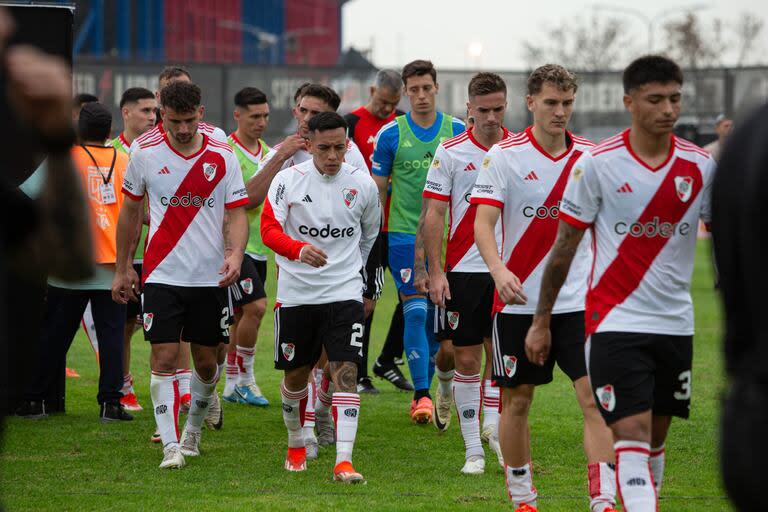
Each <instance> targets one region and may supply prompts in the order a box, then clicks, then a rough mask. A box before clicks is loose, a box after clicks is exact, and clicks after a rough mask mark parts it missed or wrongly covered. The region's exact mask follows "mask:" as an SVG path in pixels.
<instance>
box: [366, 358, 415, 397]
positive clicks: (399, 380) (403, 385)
mask: <svg viewBox="0 0 768 512" xmlns="http://www.w3.org/2000/svg"><path fill="white" fill-rule="evenodd" d="M373 373H374V375H376V376H377V377H379V378H382V379H385V380H388V381H389V382H391V383H392V385H394V386H395V387H396V388H398V389H401V390H403V391H413V386H411V383H410V382H408V381H407V380H406V379H405V377H404V376H403V373H402V372H401V371H400V369H399V368H398V367H397V366H395V364H394V363H387V364H381V363H380V362H379V360H378V359H376V362H375V363H374V364H373Z"/></svg>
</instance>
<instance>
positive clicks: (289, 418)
mask: <svg viewBox="0 0 768 512" xmlns="http://www.w3.org/2000/svg"><path fill="white" fill-rule="evenodd" d="M280 395H281V396H282V400H283V421H284V422H285V428H287V429H288V448H304V436H303V435H302V433H301V424H302V420H303V418H302V417H301V416H302V414H301V409H302V407H306V405H302V403H301V402H302V401H304V402H306V400H307V388H306V387H305V388H304V389H302V390H300V391H289V390H288V389H286V388H285V383H284V382H281V383H280Z"/></svg>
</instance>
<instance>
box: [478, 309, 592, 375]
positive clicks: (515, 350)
mask: <svg viewBox="0 0 768 512" xmlns="http://www.w3.org/2000/svg"><path fill="white" fill-rule="evenodd" d="M532 322H533V315H510V314H507V313H497V314H496V315H495V316H494V318H493V338H492V339H493V380H494V382H495V385H497V386H500V387H507V388H513V387H515V386H519V385H521V384H534V385H539V384H548V383H550V382H552V370H553V369H554V367H555V363H557V366H559V367H560V369H561V370H563V372H564V373H565V374H566V375H567V376H568V378H569V379H571V381H575V380H577V379H580V378H581V377H585V376H586V375H587V364H586V358H585V356H584V312H583V311H577V312H575V313H558V314H555V315H552V321H551V323H550V331H551V332H552V347H551V348H550V351H549V359H547V362H546V364H545V365H544V366H538V365H535V364H533V363H531V362H530V361H529V360H528V357H527V356H526V355H525V336H526V335H527V334H528V329H529V328H530V327H531V323H532Z"/></svg>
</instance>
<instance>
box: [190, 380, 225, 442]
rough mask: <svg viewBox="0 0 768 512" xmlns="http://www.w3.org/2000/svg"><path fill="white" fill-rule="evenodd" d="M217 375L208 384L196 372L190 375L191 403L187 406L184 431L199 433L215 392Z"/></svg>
mask: <svg viewBox="0 0 768 512" xmlns="http://www.w3.org/2000/svg"><path fill="white" fill-rule="evenodd" d="M217 378H218V375H215V376H214V377H213V379H211V381H210V382H205V381H204V380H203V379H201V378H200V376H199V375H198V374H197V372H194V373H193V374H192V383H191V386H190V390H191V394H192V403H191V404H190V406H189V414H187V423H186V424H185V425H184V429H185V430H189V431H190V432H200V427H202V425H203V420H204V419H205V415H206V414H208V408H209V407H210V406H211V400H213V394H214V393H215V392H216V381H217Z"/></svg>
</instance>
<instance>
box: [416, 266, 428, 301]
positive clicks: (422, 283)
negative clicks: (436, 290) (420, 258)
mask: <svg viewBox="0 0 768 512" xmlns="http://www.w3.org/2000/svg"><path fill="white" fill-rule="evenodd" d="M413 287H414V288H416V291H418V292H419V293H421V294H423V295H426V294H428V293H429V274H428V273H427V269H426V268H424V265H423V264H421V265H418V264H416V265H414V269H413Z"/></svg>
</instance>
